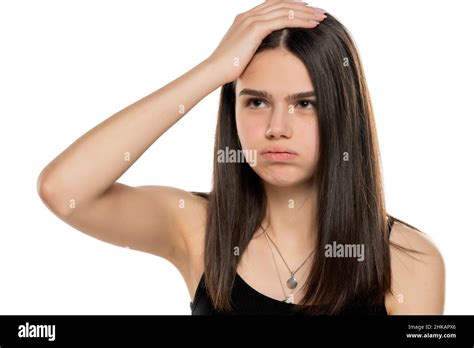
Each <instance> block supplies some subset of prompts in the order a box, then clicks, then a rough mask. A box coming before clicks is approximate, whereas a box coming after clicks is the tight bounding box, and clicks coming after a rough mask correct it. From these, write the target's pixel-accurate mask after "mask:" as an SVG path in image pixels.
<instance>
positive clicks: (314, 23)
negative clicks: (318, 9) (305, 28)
mask: <svg viewBox="0 0 474 348" xmlns="http://www.w3.org/2000/svg"><path fill="white" fill-rule="evenodd" d="M308 22H309V24H311V25H318V24H319V23H318V22H316V21H313V20H312V19H310V20H309V21H308Z"/></svg>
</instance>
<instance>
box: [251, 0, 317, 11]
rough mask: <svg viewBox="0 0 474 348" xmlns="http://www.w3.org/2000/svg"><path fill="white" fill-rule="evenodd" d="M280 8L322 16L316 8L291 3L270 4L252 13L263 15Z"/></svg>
mask: <svg viewBox="0 0 474 348" xmlns="http://www.w3.org/2000/svg"><path fill="white" fill-rule="evenodd" d="M280 8H286V9H287V10H294V11H296V10H299V11H305V12H308V13H313V12H317V13H321V14H323V11H321V10H319V9H317V8H316V7H311V6H308V5H305V4H303V3H300V2H291V1H281V2H277V3H272V5H271V6H265V7H263V8H261V9H259V10H258V11H254V12H255V13H256V14H265V13H269V12H271V11H274V10H276V9H280Z"/></svg>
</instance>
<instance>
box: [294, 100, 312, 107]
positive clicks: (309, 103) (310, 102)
mask: <svg viewBox="0 0 474 348" xmlns="http://www.w3.org/2000/svg"><path fill="white" fill-rule="evenodd" d="M300 104H301V105H304V106H311V107H313V108H315V107H316V103H315V102H314V101H313V100H300V101H299V102H298V103H296V105H300ZM303 109H311V108H309V107H303Z"/></svg>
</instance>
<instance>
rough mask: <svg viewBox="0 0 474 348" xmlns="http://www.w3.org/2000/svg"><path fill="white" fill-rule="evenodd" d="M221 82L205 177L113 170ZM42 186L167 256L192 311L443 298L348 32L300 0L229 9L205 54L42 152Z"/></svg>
mask: <svg viewBox="0 0 474 348" xmlns="http://www.w3.org/2000/svg"><path fill="white" fill-rule="evenodd" d="M220 86H222V89H221V97H220V106H219V111H218V124H217V132H216V143H215V160H214V176H213V187H212V191H211V192H210V193H208V194H204V193H196V192H186V191H183V190H180V189H178V188H172V187H164V186H141V187H130V186H127V185H124V184H121V183H118V182H116V180H117V179H118V178H119V177H120V176H121V175H122V174H123V173H124V172H125V171H126V170H127V169H128V168H130V166H131V165H132V164H133V163H134V162H135V161H136V160H137V159H138V158H139V157H140V156H141V155H142V154H143V153H144V151H145V150H146V149H147V148H148V147H149V146H150V145H151V144H153V143H154V142H155V141H156V140H157V139H158V138H159V137H160V136H161V135H162V134H163V133H164V132H165V131H166V130H167V129H169V128H170V127H171V126H172V125H173V124H174V123H176V122H177V121H178V120H179V119H180V118H181V117H183V116H184V115H185V114H186V113H187V112H188V111H189V110H190V109H191V108H193V107H194V105H196V104H197V103H198V102H199V101H200V100H201V99H202V98H204V97H205V96H206V95H208V94H209V93H210V92H212V91H214V90H215V89H216V88H218V87H220ZM239 159H244V160H240V161H239ZM38 192H39V194H40V196H41V198H42V200H43V201H44V203H45V204H46V205H47V206H48V207H49V209H50V210H51V211H52V212H53V213H55V214H56V215H57V216H59V217H60V218H61V219H62V220H64V221H65V222H66V223H68V224H70V225H71V226H73V227H75V228H77V229H78V230H81V231H83V232H85V233H87V234H89V235H91V236H93V237H95V238H98V239H100V240H102V241H106V242H109V243H112V244H115V245H120V246H129V247H130V248H133V249H137V250H141V251H144V252H148V253H152V254H155V255H158V256H160V257H163V258H165V259H167V260H169V261H170V262H171V263H172V264H173V265H175V266H176V268H177V269H178V270H179V271H180V273H181V274H182V276H183V278H184V280H185V282H186V284H187V287H188V290H189V294H190V296H191V299H192V302H191V309H192V313H193V314H219V313H223V314H224V313H229V314H319V313H327V314H344V313H361V314H441V313H442V312H443V306H444V264H443V259H442V257H441V255H440V253H439V251H438V249H437V248H436V247H435V245H433V243H432V242H430V240H429V239H428V238H427V237H426V236H425V235H424V234H423V233H422V232H420V231H419V230H417V229H416V228H414V227H412V226H410V225H408V224H406V223H403V222H402V221H400V220H398V219H395V218H394V217H392V216H390V215H389V214H388V213H387V212H386V210H385V204H384V197H383V189H382V177H381V170H380V162H379V150H378V145H377V136H376V129H375V122H374V118H373V114H372V109H371V102H370V97H369V93H368V90H367V85H366V81H365V77H364V73H363V69H362V64H361V62H360V59H359V57H358V54H357V50H356V47H355V45H354V43H353V41H352V39H351V37H350V35H349V33H348V31H347V30H346V29H345V28H344V26H343V25H342V24H341V23H339V22H338V21H337V20H336V19H335V18H334V17H333V16H331V15H330V14H328V13H327V12H324V11H322V10H320V9H317V8H312V7H309V6H307V4H305V3H297V2H289V1H277V2H265V3H263V4H261V5H259V6H257V7H255V8H253V9H251V10H249V11H247V12H245V13H242V14H239V15H238V16H237V17H236V18H235V21H234V23H233V24H232V26H231V28H230V29H229V31H228V32H227V33H226V35H225V36H224V38H223V39H222V41H221V42H220V44H219V45H218V47H217V48H216V50H215V51H214V52H213V53H212V54H211V55H210V56H209V57H208V59H206V60H204V61H203V62H201V63H199V64H198V65H197V66H196V67H194V68H193V69H191V70H190V71H188V72H187V73H185V74H184V75H182V76H181V77H179V78H178V79H176V80H174V81H172V82H171V83H169V84H168V85H166V86H164V87H162V88H161V89H159V90H157V91H155V92H154V93H152V94H150V95H148V96H146V97H144V98H143V99H141V100H139V101H137V102H136V103H134V104H132V105H130V106H128V107H127V108H125V109H123V110H121V111H120V112H118V113H117V114H114V115H112V116H111V117H110V118H108V119H107V120H105V121H104V122H102V123H100V124H99V125H97V126H96V127H95V128H93V129H92V130H90V131H89V132H87V133H86V134H84V135H83V136H82V137H80V138H79V139H78V140H77V141H76V142H74V143H73V144H72V145H71V146H69V147H68V148H67V149H66V150H65V151H64V152H63V153H61V154H60V155H59V156H58V157H57V158H55V159H54V160H53V161H52V162H51V163H50V164H48V165H47V166H46V168H45V169H44V170H43V171H42V172H41V174H40V176H39V179H38Z"/></svg>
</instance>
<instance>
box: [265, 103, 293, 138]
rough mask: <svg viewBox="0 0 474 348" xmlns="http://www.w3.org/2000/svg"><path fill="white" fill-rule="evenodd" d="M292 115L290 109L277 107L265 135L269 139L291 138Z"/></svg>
mask: <svg viewBox="0 0 474 348" xmlns="http://www.w3.org/2000/svg"><path fill="white" fill-rule="evenodd" d="M291 117H293V116H292V115H291V114H290V113H289V110H278V108H275V110H274V112H273V114H272V117H271V119H270V122H269V124H268V128H267V131H266V133H265V136H266V137H267V138H268V139H279V138H290V137H291V136H292V130H291V125H290V118H291Z"/></svg>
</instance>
